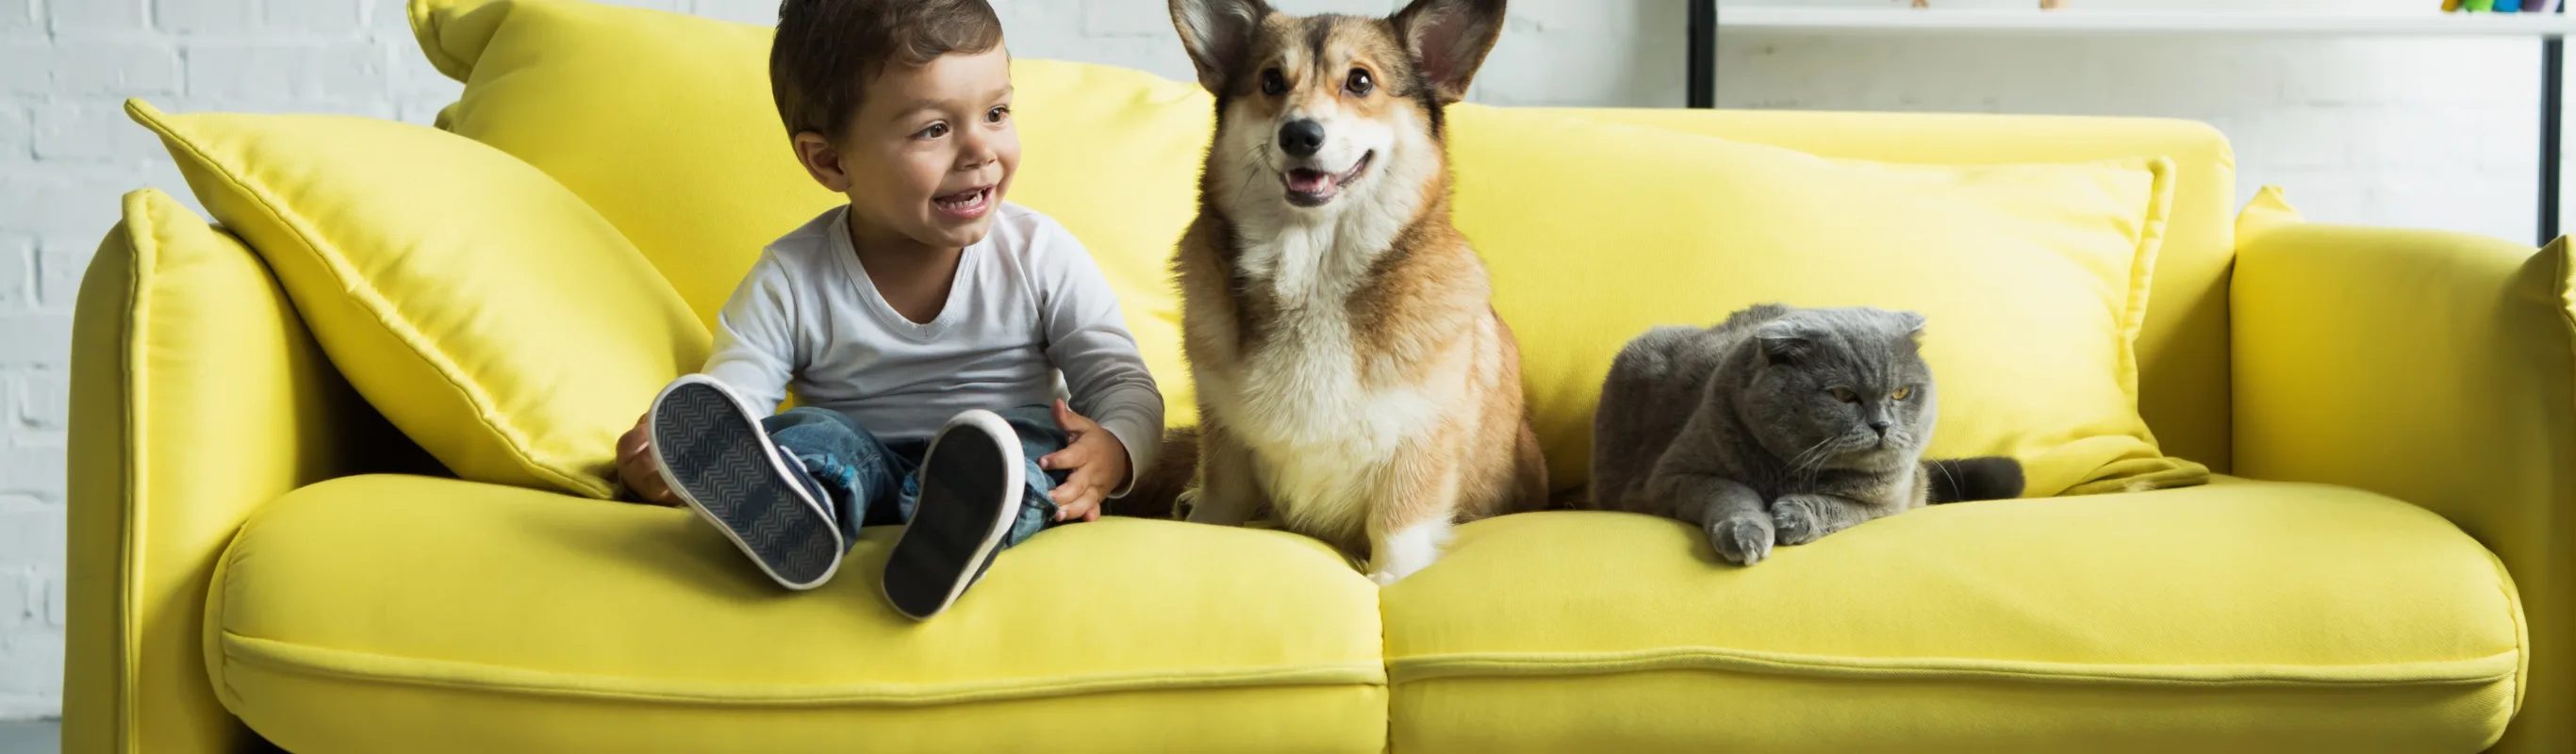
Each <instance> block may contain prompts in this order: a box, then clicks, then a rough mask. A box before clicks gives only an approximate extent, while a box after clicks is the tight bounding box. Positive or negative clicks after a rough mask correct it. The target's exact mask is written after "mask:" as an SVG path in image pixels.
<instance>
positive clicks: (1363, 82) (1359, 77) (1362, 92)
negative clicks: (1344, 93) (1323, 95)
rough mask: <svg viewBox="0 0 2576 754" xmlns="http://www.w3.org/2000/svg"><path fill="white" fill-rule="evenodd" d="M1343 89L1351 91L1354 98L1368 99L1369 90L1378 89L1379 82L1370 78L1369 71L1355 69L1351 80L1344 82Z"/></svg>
mask: <svg viewBox="0 0 2576 754" xmlns="http://www.w3.org/2000/svg"><path fill="white" fill-rule="evenodd" d="M1342 88H1344V89H1349V90H1351V95H1352V96H1355V97H1366V96H1368V93H1369V90H1372V89H1376V88H1377V81H1376V80H1375V79H1371V78H1369V73H1368V71H1364V70H1360V69H1358V68H1353V69H1351V77H1350V80H1348V81H1345V82H1343V83H1342Z"/></svg>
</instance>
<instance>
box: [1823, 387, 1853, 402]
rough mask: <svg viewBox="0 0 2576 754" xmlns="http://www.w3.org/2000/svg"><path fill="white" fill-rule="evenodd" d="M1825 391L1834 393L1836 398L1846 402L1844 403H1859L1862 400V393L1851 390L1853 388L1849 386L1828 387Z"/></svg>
mask: <svg viewBox="0 0 2576 754" xmlns="http://www.w3.org/2000/svg"><path fill="white" fill-rule="evenodd" d="M1825 392H1828V393H1833V394H1834V400H1838V401H1842V402H1844V403H1859V402H1860V394H1859V393H1855V392H1852V391H1851V388H1847V387H1837V388H1828V389H1826V390H1825Z"/></svg>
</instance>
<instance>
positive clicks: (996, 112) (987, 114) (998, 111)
mask: <svg viewBox="0 0 2576 754" xmlns="http://www.w3.org/2000/svg"><path fill="white" fill-rule="evenodd" d="M1008 117H1011V106H1010V105H996V106H994V108H993V109H991V110H986V111H984V122H986V123H1000V122H1002V119H1003V118H1008Z"/></svg>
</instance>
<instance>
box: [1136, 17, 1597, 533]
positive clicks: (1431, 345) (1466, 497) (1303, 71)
mask: <svg viewBox="0 0 2576 754" xmlns="http://www.w3.org/2000/svg"><path fill="white" fill-rule="evenodd" d="M1502 6H1503V3H1502V2H1501V0H1417V1H1416V2H1415V3H1413V4H1412V5H1411V6H1409V7H1407V8H1406V9H1405V10H1403V11H1401V12H1399V13H1397V14H1396V15H1395V16H1393V17H1390V18H1386V19H1373V18H1355V17H1349V16H1317V17H1308V18H1300V17H1293V16H1288V15H1284V14H1279V13H1275V12H1273V11H1271V10H1270V9H1269V8H1268V7H1267V6H1266V5H1264V4H1263V3H1261V2H1260V1H1259V0H1172V15H1173V21H1174V24H1175V26H1176V27H1177V28H1178V29H1179V31H1180V32H1181V36H1182V40H1183V43H1184V45H1185V46H1186V47H1188V48H1189V49H1190V54H1191V58H1192V60H1193V62H1195V63H1196V64H1197V66H1198V70H1199V79H1200V83H1201V84H1203V85H1205V86H1206V87H1207V88H1208V89H1209V91H1211V92H1212V93H1214V94H1216V95H1217V103H1218V104H1217V111H1218V112H1217V136H1216V138H1215V140H1214V141H1213V142H1212V143H1211V145H1210V147H1209V151H1208V159H1207V169H1206V172H1205V173H1204V174H1203V175H1202V177H1201V179H1200V205H1199V216H1198V218H1197V219H1196V221H1194V222H1192V223H1191V225H1190V227H1189V230H1188V231H1187V233H1186V234H1184V236H1183V238H1182V239H1181V243H1180V248H1179V252H1178V254H1177V255H1176V257H1175V259H1174V261H1173V267H1174V271H1175V274H1176V275H1177V277H1178V279H1179V283H1180V288H1181V300H1182V306H1181V309H1182V326H1183V338H1184V340H1183V347H1184V350H1185V352H1186V353H1187V355H1188V357H1189V362H1190V371H1191V375H1192V377H1194V378H1195V379H1196V380H1197V385H1198V392H1199V401H1200V413H1199V416H1200V437H1199V444H1200V464H1199V473H1198V481H1199V485H1198V487H1199V492H1198V499H1197V503H1196V504H1195V505H1194V506H1192V507H1191V509H1190V513H1189V518H1190V520H1192V521H1202V522H1209V523H1219V524H1229V525H1234V524H1242V523H1246V522H1248V521H1251V520H1254V519H1273V520H1276V521H1277V522H1278V523H1280V524H1282V525H1284V526H1285V527H1286V528H1288V529H1290V530H1292V531H1296V532H1300V533H1303V534H1307V535H1310V536H1314V537H1317V538H1319V539H1323V540H1324V541H1327V542H1330V543H1332V544H1333V545H1335V546H1336V547H1339V548H1341V549H1342V550H1343V551H1345V552H1348V553H1351V554H1353V555H1355V556H1363V555H1364V556H1365V557H1366V558H1367V560H1368V569H1369V575H1370V577H1371V578H1374V579H1376V580H1378V581H1379V582H1380V583H1391V582H1393V581H1394V580H1396V579H1400V578H1403V577H1404V576H1405V575H1408V574H1410V573H1412V572H1413V571H1415V570H1419V569H1420V568H1422V567H1423V566H1426V565H1429V564H1430V562H1431V560H1432V559H1434V558H1436V557H1437V556H1438V552H1439V547H1440V546H1441V545H1442V544H1443V543H1445V542H1446V540H1447V536H1448V527H1449V526H1450V525H1451V524H1453V523H1456V522H1459V521H1466V520H1472V519H1476V518H1482V517H1485V516H1492V515H1497V514H1501V513H1508V512H1513V511H1519V510H1535V509H1538V508H1541V507H1544V506H1545V504H1546V494H1547V482H1546V469H1545V466H1544V465H1543V464H1542V463H1541V461H1540V458H1539V451H1538V442H1537V439H1536V437H1535V436H1534V435H1532V434H1531V432H1530V427H1529V422H1528V419H1527V417H1526V416H1525V415H1524V409H1523V406H1522V400H1521V376H1520V352H1519V347H1518V345H1517V344H1516V343H1515V342H1514V341H1513V339H1512V333H1511V328H1509V327H1507V326H1505V325H1504V324H1503V321H1502V319H1501V318H1500V317H1498V316H1496V315H1495V313H1494V311H1493V307H1492V304H1491V303H1490V294H1491V286H1490V284H1489V282H1488V280H1487V277H1486V274H1485V268H1484V264H1483V262H1482V261H1481V260H1479V259H1478V258H1477V256H1476V253H1475V250H1474V249H1472V248H1471V247H1470V246H1469V245H1468V243H1467V239H1466V237H1465V236H1463V235H1461V234H1460V233H1459V232H1458V230H1457V229H1456V228H1455V227H1454V226H1452V225H1451V224H1450V221H1449V188H1450V186H1449V169H1448V161H1447V160H1448V158H1447V155H1446V151H1445V149H1444V147H1443V143H1442V141H1441V138H1442V136H1441V131H1440V129H1441V116H1442V113H1441V107H1442V106H1444V105H1446V104H1449V103H1451V102H1455V101H1457V100H1458V98H1459V97H1460V95H1462V94H1463V93H1464V91H1465V89H1466V85H1467V82H1468V80H1469V78H1470V77H1471V76H1472V75H1473V73H1474V70H1475V67H1476V65H1477V64H1479V63H1481V62H1482V61H1483V58H1484V54H1485V52H1486V51H1487V50H1488V49H1490V48H1491V47H1492V45H1493V42H1494V40H1495V38H1496V37H1497V36H1498V35H1499V33H1500V30H1501V24H1502ZM1355 69H1356V70H1358V71H1361V72H1363V73H1364V74H1365V76H1366V78H1367V79H1368V80H1370V81H1372V82H1374V86H1373V87H1369V88H1368V91H1360V89H1361V87H1355V86H1353V82H1354V81H1355V80H1356V79H1354V78H1353V76H1352V73H1351V72H1352V71H1353V70H1355ZM1273 70H1275V71H1277V72H1278V74H1279V78H1278V83H1281V84H1284V86H1280V87H1278V88H1279V89H1284V91H1275V92H1266V91H1264V83H1265V82H1264V76H1265V75H1266V74H1265V72H1267V71H1273ZM1298 119H1312V120H1316V121H1318V122H1320V123H1323V125H1324V129H1325V131H1326V133H1327V136H1326V141H1325V142H1324V144H1325V146H1323V147H1321V148H1320V149H1319V151H1316V152H1315V153H1314V155H1313V156H1311V157H1304V158H1301V157H1296V156H1291V155H1290V154H1288V153H1287V152H1285V151H1283V150H1282V148H1281V147H1280V146H1279V145H1278V144H1277V143H1276V142H1275V140H1276V139H1277V138H1278V136H1279V133H1280V129H1281V127H1282V125H1283V124H1285V123H1287V122H1289V121H1292V120H1298ZM1336 131H1338V133H1336ZM1337 138H1338V139H1343V140H1344V141H1342V142H1336V141H1333V139H1337ZM1363 155H1364V156H1363ZM1301 159H1303V160H1306V161H1308V162H1311V163H1314V165H1304V164H1301V163H1299V160H1301ZM1328 161H1332V162H1330V164H1329V165H1327V164H1325V163H1326V162H1328ZM1363 163H1365V164H1363ZM1292 165H1293V166H1299V167H1308V168H1309V169H1311V170H1321V171H1324V172H1326V173H1333V172H1335V171H1340V170H1342V169H1343V166H1344V165H1354V166H1358V167H1354V168H1352V169H1351V171H1350V173H1349V175H1351V176H1354V177H1352V178H1350V179H1349V180H1348V181H1347V182H1345V183H1343V184H1340V188H1339V189H1338V190H1337V193H1335V194H1334V195H1332V198H1330V199H1328V200H1327V201H1326V202H1325V203H1324V204H1322V205H1321V206H1315V207H1305V206H1295V205H1292V204H1291V203H1290V202H1289V201H1288V198H1287V197H1288V196H1289V193H1290V192H1289V190H1288V189H1287V188H1286V184H1285V183H1284V182H1283V181H1284V175H1285V174H1286V171H1287V170H1288V168H1289V167H1290V166H1292Z"/></svg>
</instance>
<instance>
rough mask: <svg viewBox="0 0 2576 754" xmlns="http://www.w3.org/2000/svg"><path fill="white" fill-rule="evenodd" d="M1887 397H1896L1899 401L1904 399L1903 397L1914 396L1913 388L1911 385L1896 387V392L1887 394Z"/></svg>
mask: <svg viewBox="0 0 2576 754" xmlns="http://www.w3.org/2000/svg"><path fill="white" fill-rule="evenodd" d="M1888 397H1890V398H1894V399H1897V400H1900V401H1901V400H1905V399H1907V398H1911V397H1914V388H1911V387H1901V388H1897V389H1896V393H1895V394H1894V395H1890V396H1888Z"/></svg>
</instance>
